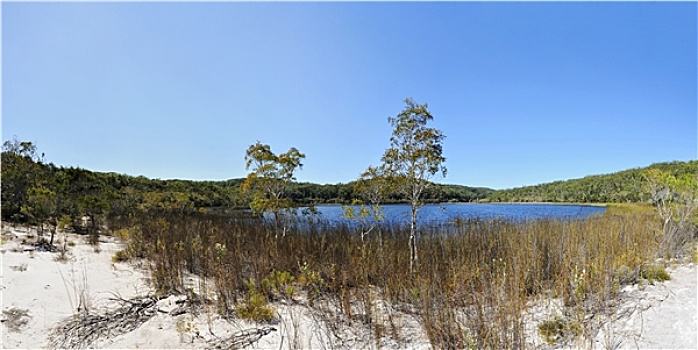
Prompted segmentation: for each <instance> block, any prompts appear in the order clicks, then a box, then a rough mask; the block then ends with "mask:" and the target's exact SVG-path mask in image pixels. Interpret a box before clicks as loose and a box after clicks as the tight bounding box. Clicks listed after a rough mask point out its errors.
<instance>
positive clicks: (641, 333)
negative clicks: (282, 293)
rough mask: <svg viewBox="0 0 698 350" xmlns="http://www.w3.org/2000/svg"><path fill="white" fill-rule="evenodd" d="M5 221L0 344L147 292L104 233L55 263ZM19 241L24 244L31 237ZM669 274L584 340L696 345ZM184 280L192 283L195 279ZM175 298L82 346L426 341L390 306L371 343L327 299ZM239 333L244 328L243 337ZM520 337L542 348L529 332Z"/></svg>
mask: <svg viewBox="0 0 698 350" xmlns="http://www.w3.org/2000/svg"><path fill="white" fill-rule="evenodd" d="M8 229H9V227H5V228H4V231H11V235H9V237H8V236H4V237H3V244H2V245H1V246H0V251H2V254H1V255H0V256H1V259H2V261H1V263H2V276H1V277H0V279H1V281H0V291H1V292H2V310H3V314H2V316H1V317H2V318H1V319H0V320H2V324H3V326H2V327H0V331H1V332H2V335H1V338H2V343H1V344H0V345H1V347H2V348H23V349H38V348H50V347H51V343H50V340H49V339H50V338H49V334H50V332H51V331H52V330H53V329H54V328H55V327H56V326H57V325H58V324H59V323H60V322H61V321H64V320H66V319H70V318H71V317H72V316H73V315H75V313H76V312H77V310H78V309H79V308H82V307H85V306H87V308H88V309H89V310H90V311H91V312H93V313H94V312H97V313H99V312H100V311H103V310H107V309H109V308H111V309H113V308H114V307H115V306H116V305H118V304H117V303H116V302H115V301H113V300H110V299H111V298H114V297H115V296H119V297H121V298H123V299H129V298H133V297H138V296H145V295H147V294H149V293H150V292H151V289H150V287H149V286H148V274H147V272H145V271H144V270H143V269H141V268H139V267H138V266H137V265H136V264H133V263H112V261H111V257H112V256H113V255H114V253H115V252H117V251H118V250H120V249H121V246H120V244H118V243H117V242H115V241H114V240H113V239H111V238H103V241H102V243H101V244H100V246H99V247H100V249H101V252H99V253H96V252H95V251H94V249H93V248H92V247H91V246H89V245H88V244H87V243H86V242H85V237H81V236H77V235H73V234H69V235H68V241H73V242H75V243H76V245H75V246H73V247H70V251H71V253H70V256H69V260H68V261H67V262H59V261H56V260H55V258H56V257H57V256H58V255H59V254H58V253H49V252H29V251H24V249H25V248H27V247H28V246H26V245H21V244H20V241H21V240H22V239H23V238H24V239H26V236H27V235H28V234H33V235H34V236H35V233H34V232H27V231H26V230H17V229H12V230H8ZM59 238H60V239H62V238H63V235H62V234H61V235H59V236H58V237H57V239H59ZM27 240H30V241H32V242H33V241H34V240H35V238H33V239H27ZM670 273H671V276H672V279H671V280H670V281H667V282H665V283H661V284H657V285H654V286H647V287H644V288H642V289H635V290H633V291H631V292H630V293H629V296H630V298H629V299H627V300H626V301H624V303H623V304H622V306H621V308H620V309H619V312H618V315H621V314H622V317H620V318H618V319H615V320H614V321H613V322H611V323H609V324H607V325H606V326H605V331H602V332H601V333H600V334H599V335H597V336H596V338H595V339H594V340H595V342H594V347H596V348H605V347H606V346H607V345H614V346H620V348H640V349H696V348H698V346H697V344H698V338H697V334H698V332H697V329H696V327H697V326H696V320H697V319H698V317H697V312H698V311H697V310H698V309H697V306H696V299H697V296H696V295H697V294H696V289H697V282H696V281H697V278H696V274H697V269H696V265H689V266H679V267H676V268H675V269H672V270H670ZM188 280H190V282H191V284H192V286H196V278H195V277H191V276H190V277H188ZM176 300H178V298H177V297H170V298H168V299H164V300H160V301H159V302H158V304H157V307H158V309H159V310H160V312H157V313H156V314H155V316H153V317H152V318H150V319H149V320H148V321H146V322H145V323H143V324H141V325H140V326H139V327H138V328H136V329H135V330H133V331H129V332H125V333H123V334H119V331H115V332H114V334H112V335H110V336H108V337H102V338H100V339H98V340H97V341H95V342H94V343H92V344H91V345H90V347H92V348H118V349H198V348H207V347H212V346H213V345H215V343H216V342H220V344H222V345H225V346H228V345H230V343H231V342H232V340H233V339H235V341H242V340H244V339H247V340H251V341H255V342H254V343H253V344H252V346H250V348H253V349H254V348H256V349H291V348H303V349H308V348H314V349H333V348H362V349H365V348H387V349H392V348H409V349H428V348H430V346H429V344H428V341H427V340H426V336H425V335H424V333H423V331H422V330H421V329H420V327H419V324H418V323H417V322H416V320H414V319H413V318H411V317H410V316H406V315H405V314H400V313H398V312H394V311H393V316H394V319H393V320H392V321H393V323H394V324H395V327H396V329H397V331H398V333H399V337H398V340H394V339H389V338H382V340H381V341H380V342H376V340H375V337H372V336H371V335H370V334H371V329H370V328H369V327H368V326H367V325H366V324H363V323H362V322H361V321H360V320H352V321H350V320H347V319H341V317H340V316H341V315H340V313H338V312H337V308H336V306H334V305H331V304H330V303H329V302H324V303H322V302H319V305H316V308H314V309H313V308H309V307H307V306H305V305H303V304H302V303H300V304H299V303H294V304H283V303H275V304H273V305H272V306H273V307H274V308H275V309H276V310H277V312H278V313H279V321H278V322H276V323H275V324H271V325H269V324H266V325H256V324H253V323H250V322H247V321H243V320H239V319H237V320H224V319H222V318H221V317H220V316H218V315H217V314H216V312H215V310H203V311H202V312H201V313H199V314H198V315H192V314H191V313H185V314H181V315H177V316H172V315H170V314H168V313H167V312H169V311H170V310H173V309H175V308H176V307H177V305H176V304H175V301H176ZM319 306H320V307H319ZM320 309H323V310H325V311H326V312H325V313H323V312H322V311H320ZM24 310H26V316H24V315H23V313H22V311H24ZM628 310H630V312H629V311H628ZM624 311H625V312H624ZM13 315H17V316H16V317H15V316H13ZM25 321H26V322H25ZM23 322H25V324H23ZM13 326H15V327H14V328H13ZM264 327H273V328H274V329H275V330H274V331H271V330H270V328H266V330H268V331H269V332H268V334H261V333H254V332H256V331H257V330H260V329H265V328H264ZM532 330H533V331H535V327H533V328H532ZM245 332H248V333H250V332H252V333H250V334H247V336H246V337H245V336H243V335H245ZM233 336H235V337H233ZM538 338H539V337H538ZM531 339H532V340H535V339H536V337H535V336H533V337H532V338H531ZM529 345H530V346H532V347H546V345H545V344H542V343H541V342H540V340H539V339H538V341H535V342H534V343H529Z"/></svg>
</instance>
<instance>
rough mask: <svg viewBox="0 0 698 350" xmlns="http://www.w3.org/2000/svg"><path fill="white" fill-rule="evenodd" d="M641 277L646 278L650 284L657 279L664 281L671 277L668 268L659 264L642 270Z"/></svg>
mask: <svg viewBox="0 0 698 350" xmlns="http://www.w3.org/2000/svg"><path fill="white" fill-rule="evenodd" d="M640 277H641V278H643V279H646V280H647V281H648V282H649V283H650V284H654V282H655V281H659V282H662V281H668V280H670V279H671V276H669V273H668V272H667V271H666V269H665V268H664V267H663V266H657V265H653V266H650V267H648V268H646V269H642V270H640Z"/></svg>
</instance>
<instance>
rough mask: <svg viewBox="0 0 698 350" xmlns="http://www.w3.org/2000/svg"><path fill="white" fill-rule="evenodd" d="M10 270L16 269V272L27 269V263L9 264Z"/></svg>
mask: <svg viewBox="0 0 698 350" xmlns="http://www.w3.org/2000/svg"><path fill="white" fill-rule="evenodd" d="M10 270H12V271H18V272H23V271H27V264H26V263H24V264H20V265H14V266H10Z"/></svg>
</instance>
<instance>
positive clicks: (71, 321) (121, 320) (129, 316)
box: [49, 296, 163, 349]
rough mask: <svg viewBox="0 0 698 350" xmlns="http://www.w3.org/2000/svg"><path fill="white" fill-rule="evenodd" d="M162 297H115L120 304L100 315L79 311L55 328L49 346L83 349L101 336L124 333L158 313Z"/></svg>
mask: <svg viewBox="0 0 698 350" xmlns="http://www.w3.org/2000/svg"><path fill="white" fill-rule="evenodd" d="M160 299H163V298H162V297H153V296H147V297H142V298H134V299H130V300H124V299H118V300H119V301H121V302H122V304H123V305H122V306H121V307H119V308H117V309H115V310H109V311H107V312H105V313H102V314H89V313H86V312H85V313H79V314H77V315H74V316H72V317H70V318H68V319H66V320H65V321H64V322H62V323H60V324H59V325H58V326H57V327H55V328H54V331H53V332H52V334H51V336H50V338H49V339H50V344H51V348H54V349H55V348H60V349H85V348H89V347H90V346H91V345H92V344H93V343H94V342H95V341H96V340H97V339H99V338H101V337H113V336H118V335H121V334H125V333H128V332H131V331H133V330H135V329H136V328H138V327H140V326H141V325H142V324H143V323H145V322H146V321H148V320H149V319H150V318H151V317H153V316H155V314H156V313H157V312H158V310H157V302H158V301H159V300H160Z"/></svg>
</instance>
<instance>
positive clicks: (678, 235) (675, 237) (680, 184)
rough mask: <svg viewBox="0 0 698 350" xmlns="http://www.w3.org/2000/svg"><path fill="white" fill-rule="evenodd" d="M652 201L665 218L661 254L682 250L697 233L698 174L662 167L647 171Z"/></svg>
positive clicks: (680, 251) (660, 215)
mask: <svg viewBox="0 0 698 350" xmlns="http://www.w3.org/2000/svg"><path fill="white" fill-rule="evenodd" d="M644 175H645V179H646V180H647V187H648V190H649V192H650V193H651V195H652V199H651V201H652V202H653V203H654V205H655V206H656V207H657V212H658V214H659V217H660V218H661V219H662V237H661V240H660V254H662V255H676V254H679V255H680V254H681V253H682V249H683V248H684V245H685V244H686V243H688V242H689V241H690V240H691V239H693V238H694V237H695V234H696V218H695V213H696V211H697V210H698V177H696V176H695V175H692V174H683V175H680V176H674V175H673V174H671V173H669V172H667V171H662V170H659V169H650V170H648V171H647V172H645V174H644Z"/></svg>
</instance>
